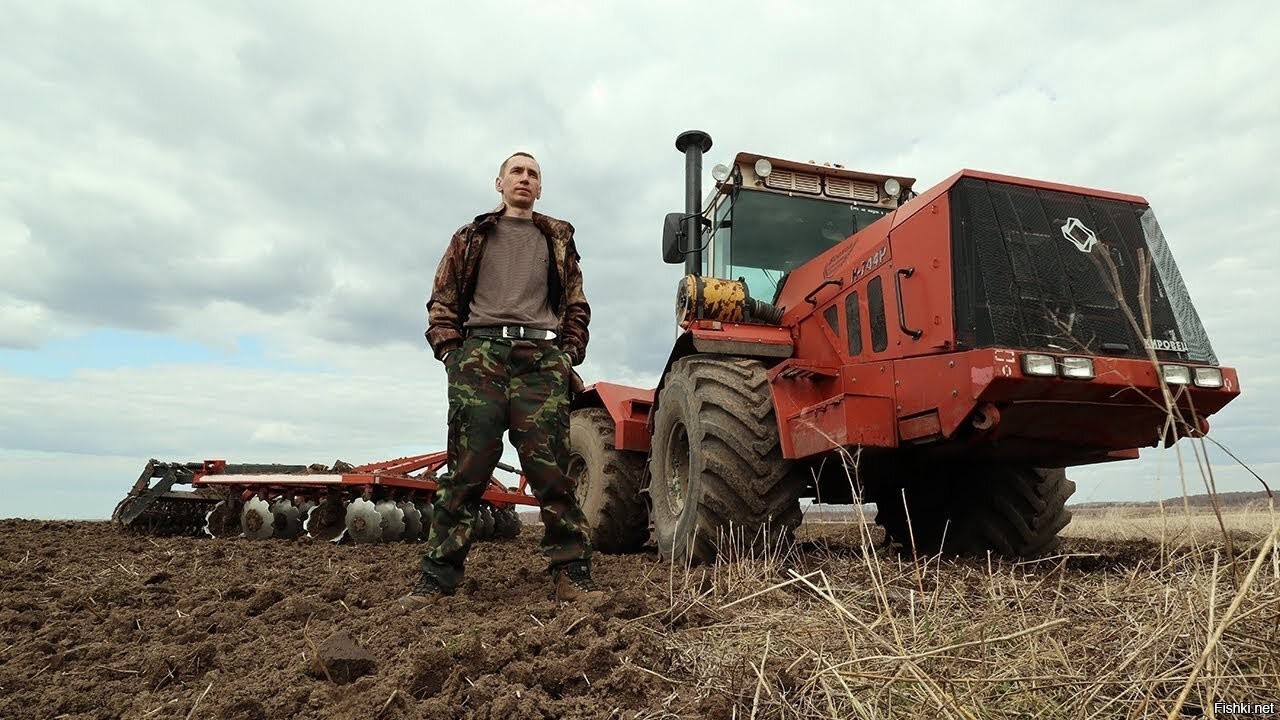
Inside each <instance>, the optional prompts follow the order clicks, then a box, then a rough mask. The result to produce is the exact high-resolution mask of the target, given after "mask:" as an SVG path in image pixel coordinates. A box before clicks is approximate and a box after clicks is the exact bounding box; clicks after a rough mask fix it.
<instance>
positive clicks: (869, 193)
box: [823, 177, 880, 202]
mask: <svg viewBox="0 0 1280 720" xmlns="http://www.w3.org/2000/svg"><path fill="white" fill-rule="evenodd" d="M823 182H824V183H825V184H826V191H827V196H828V197H838V198H849V199H850V200H865V201H866V202H879V201H880V192H879V190H878V189H877V188H876V184H875V183H870V182H864V181H861V180H850V179H849V178H839V177H828V178H826V179H825V180H824V181H823Z"/></svg>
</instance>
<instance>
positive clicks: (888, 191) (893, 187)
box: [884, 178, 902, 198]
mask: <svg viewBox="0 0 1280 720" xmlns="http://www.w3.org/2000/svg"><path fill="white" fill-rule="evenodd" d="M900 192H902V183H900V182H898V181H897V180H895V179H893V178H889V179H888V180H885V181H884V194H885V195H888V196H889V197H891V198H896V197H898V193H900Z"/></svg>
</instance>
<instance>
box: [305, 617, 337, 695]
mask: <svg viewBox="0 0 1280 720" xmlns="http://www.w3.org/2000/svg"><path fill="white" fill-rule="evenodd" d="M310 624H311V618H307V621H306V622H305V623H303V625H302V639H303V640H306V641H307V645H308V646H310V647H311V667H312V668H318V669H319V670H320V672H322V673H324V679H325V680H328V681H329V682H333V676H332V675H330V674H329V668H328V667H327V666H326V665H325V664H324V661H322V660H321V659H320V648H318V647H316V643H315V641H314V640H312V639H311V636H310V635H308V634H307V626H308V625H310Z"/></svg>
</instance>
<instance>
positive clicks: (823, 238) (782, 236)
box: [703, 189, 889, 300]
mask: <svg viewBox="0 0 1280 720" xmlns="http://www.w3.org/2000/svg"><path fill="white" fill-rule="evenodd" d="M731 203H732V208H730V204H731ZM887 212H889V210H888V209H886V208H871V207H864V206H861V205H854V204H852V203H846V202H833V201H831V200H819V199H816V198H809V197H797V196H794V195H793V196H788V195H780V194H778V193H771V192H763V191H759V190H746V189H744V190H742V191H740V192H739V193H738V197H737V199H736V200H730V199H729V198H726V199H725V200H724V201H723V203H722V205H721V206H720V207H719V208H718V209H717V211H716V213H715V226H716V230H715V236H714V237H713V238H711V242H710V244H709V245H708V248H707V250H708V251H707V253H706V254H705V255H704V257H705V258H706V262H705V264H706V265H709V267H704V268H703V272H704V273H707V274H710V275H712V276H714V277H721V278H730V279H736V278H739V277H741V278H744V279H745V280H746V281H747V287H748V288H750V290H751V295H752V297H756V298H759V299H762V300H767V299H769V298H772V297H774V295H775V294H776V292H777V289H778V282H779V281H780V280H781V279H782V276H783V274H784V273H787V272H789V271H790V270H792V269H793V268H796V267H799V266H800V265H802V264H804V263H805V262H807V261H809V260H811V259H812V258H814V257H815V256H817V255H819V254H820V253H822V252H824V251H825V250H827V249H829V248H830V247H831V246H832V245H835V244H837V243H839V242H841V241H842V240H844V239H845V238H847V237H849V236H850V235H852V234H854V233H855V232H858V231H859V230H861V229H863V228H865V227H866V226H868V225H870V224H871V223H873V222H875V221H876V220H878V219H880V218H881V217H882V216H883V215H885V214H886V213H887ZM730 220H731V221H732V222H728V221H730ZM726 225H727V227H726Z"/></svg>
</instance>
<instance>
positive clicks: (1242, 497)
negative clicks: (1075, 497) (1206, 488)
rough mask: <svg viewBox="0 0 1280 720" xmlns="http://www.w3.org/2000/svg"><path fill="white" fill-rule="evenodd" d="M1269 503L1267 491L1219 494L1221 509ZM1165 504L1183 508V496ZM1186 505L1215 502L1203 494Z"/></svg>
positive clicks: (1092, 504) (1082, 505) (1097, 504)
mask: <svg viewBox="0 0 1280 720" xmlns="http://www.w3.org/2000/svg"><path fill="white" fill-rule="evenodd" d="M1268 501H1269V498H1268V497H1267V493H1266V491H1265V490H1259V491H1257V492H1224V493H1218V505H1220V506H1221V507H1233V508H1238V507H1244V506H1248V505H1254V506H1258V507H1266V506H1267V503H1268ZM1157 504H1158V503H1156V502H1155V501H1154V500H1152V501H1147V502H1086V503H1071V504H1069V505H1068V507H1073V508H1103V507H1155V506H1156V505H1157ZM1164 504H1165V505H1166V506H1168V505H1176V506H1181V505H1182V504H1183V499H1182V496H1181V495H1178V496H1177V497H1171V498H1169V499H1168V500H1165V501H1164ZM1186 504H1187V505H1190V506H1191V507H1197V508H1199V507H1203V508H1208V507H1213V500H1212V499H1211V498H1210V497H1209V495H1208V494H1207V493H1201V494H1199V495H1188V496H1187V499H1186Z"/></svg>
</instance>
